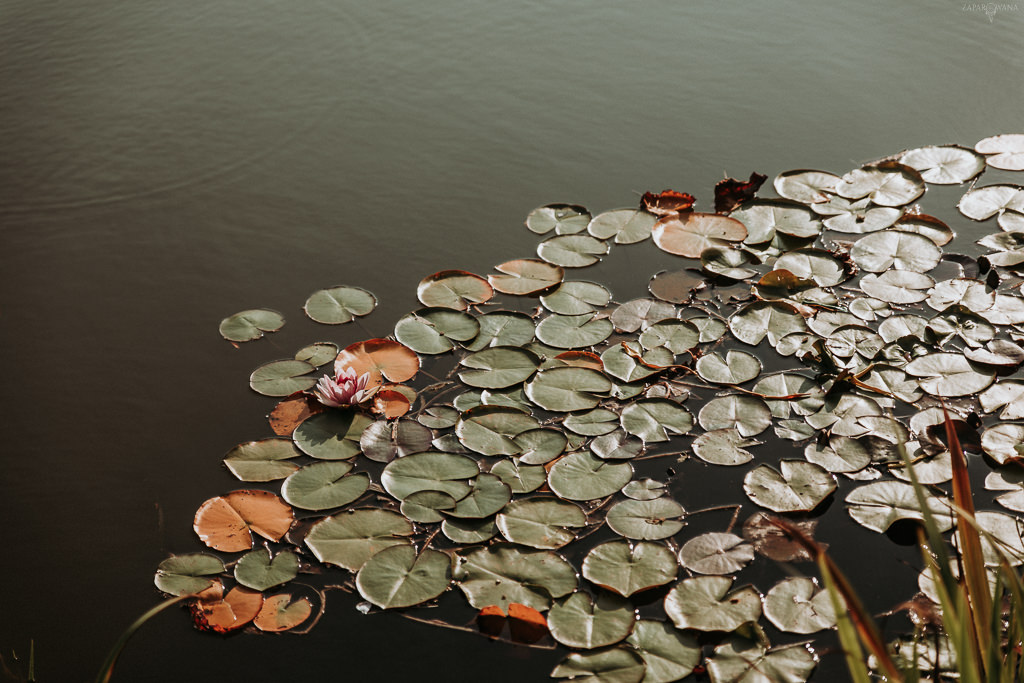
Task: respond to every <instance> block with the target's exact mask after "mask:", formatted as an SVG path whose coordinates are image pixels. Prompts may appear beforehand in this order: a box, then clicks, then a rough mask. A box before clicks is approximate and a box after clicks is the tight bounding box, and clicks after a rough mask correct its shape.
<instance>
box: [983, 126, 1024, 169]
mask: <svg viewBox="0 0 1024 683" xmlns="http://www.w3.org/2000/svg"><path fill="white" fill-rule="evenodd" d="M974 149H976V150H977V151H979V152H981V153H982V154H985V155H987V156H986V157H985V161H986V162H988V165H989V166H991V167H992V168H1000V169H1003V170H1004V171H1024V135H1021V134H1019V133H1013V134H1010V135H993V136H992V137H988V138H985V139H984V140H980V141H979V142H978V144H976V145H975V146H974Z"/></svg>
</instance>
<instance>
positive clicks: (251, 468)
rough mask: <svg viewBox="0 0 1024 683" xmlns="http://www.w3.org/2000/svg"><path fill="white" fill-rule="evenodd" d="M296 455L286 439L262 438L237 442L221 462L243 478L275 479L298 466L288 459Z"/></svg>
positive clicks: (248, 479)
mask: <svg viewBox="0 0 1024 683" xmlns="http://www.w3.org/2000/svg"><path fill="white" fill-rule="evenodd" d="M298 455H299V452H298V451H297V450H295V447H294V446H293V445H292V442H291V440H289V439H262V440H260V441H246V442H245V443H240V444H238V445H237V446H235V447H234V448H232V449H231V450H230V451H228V454H227V455H226V456H224V464H225V465H226V466H227V468H228V469H229V470H231V473H232V474H233V475H235V476H236V477H238V478H239V479H241V480H242V481H274V480H275V479H284V478H285V477H287V476H288V475H289V474H291V473H292V472H294V471H295V470H297V469H298V468H299V466H298V465H296V464H295V463H292V462H287V461H288V460H290V459H291V458H294V457H296V456H298Z"/></svg>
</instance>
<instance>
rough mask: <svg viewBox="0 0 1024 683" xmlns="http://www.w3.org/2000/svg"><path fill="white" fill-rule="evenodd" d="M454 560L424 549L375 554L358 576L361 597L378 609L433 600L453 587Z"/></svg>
mask: <svg viewBox="0 0 1024 683" xmlns="http://www.w3.org/2000/svg"><path fill="white" fill-rule="evenodd" d="M451 566H452V561H451V558H450V557H449V556H448V555H447V554H445V553H442V552H438V551H436V550H431V549H429V548H424V549H423V550H422V551H420V552H419V553H417V552H416V549H415V548H413V547H412V546H409V545H396V546H392V547H390V548H385V549H384V550H381V551H380V552H379V553H377V554H375V555H374V556H373V557H371V558H370V559H369V560H367V561H366V564H364V565H363V566H362V568H361V569H360V570H359V573H358V574H357V575H356V588H357V589H359V594H360V595H361V596H363V598H365V599H366V600H369V601H370V602H372V603H373V604H375V605H377V607H381V608H383V609H398V608H400V607H412V606H413V605H419V604H420V603H423V602H426V601H427V600H433V599H434V598H436V597H437V596H439V595H440V594H441V593H443V592H444V591H445V590H447V588H448V584H449V583H451Z"/></svg>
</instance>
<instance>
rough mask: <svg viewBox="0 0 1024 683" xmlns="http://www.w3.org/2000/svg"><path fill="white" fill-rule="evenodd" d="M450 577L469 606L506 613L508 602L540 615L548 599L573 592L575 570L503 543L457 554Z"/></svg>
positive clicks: (554, 559)
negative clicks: (497, 608) (530, 608)
mask: <svg viewBox="0 0 1024 683" xmlns="http://www.w3.org/2000/svg"><path fill="white" fill-rule="evenodd" d="M453 576H454V578H455V581H456V582H457V585H458V586H459V588H460V589H461V590H462V592H463V593H464V594H465V596H466V599H467V600H469V604H470V605H472V606H473V607H475V608H476V609H483V608H484V607H487V606H488V605H497V606H498V607H499V608H500V609H501V610H502V611H503V612H506V613H507V612H508V606H509V603H512V602H516V603H519V604H520V605H526V606H527V607H532V608H533V609H536V610H541V611H543V610H546V609H548V608H549V607H550V606H551V600H552V598H560V597H562V596H564V595H568V594H569V593H571V592H573V591H574V590H576V570H575V569H573V566H572V565H571V564H569V563H568V562H566V561H565V560H564V559H562V558H561V557H559V556H558V555H556V554H555V553H553V552H551V551H547V550H528V549H524V548H519V547H517V546H514V545H510V544H506V543H496V544H494V545H490V546H487V547H484V548H472V549H470V550H466V551H460V552H459V553H457V554H456V566H455V571H454V574H453Z"/></svg>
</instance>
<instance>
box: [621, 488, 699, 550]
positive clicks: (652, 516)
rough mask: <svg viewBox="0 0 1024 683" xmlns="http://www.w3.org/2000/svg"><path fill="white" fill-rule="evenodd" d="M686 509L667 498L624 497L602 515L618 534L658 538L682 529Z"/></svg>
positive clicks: (641, 537) (634, 537) (644, 538)
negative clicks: (635, 498) (629, 498)
mask: <svg viewBox="0 0 1024 683" xmlns="http://www.w3.org/2000/svg"><path fill="white" fill-rule="evenodd" d="M685 515H686V510H684V509H683V506H682V505H680V504H679V503H677V502H676V501H675V500H673V499H671V498H668V497H661V498H655V499H653V500H623V501H619V502H618V503H616V504H615V505H613V506H612V507H611V508H610V509H609V510H608V515H607V516H606V517H605V522H607V524H608V527H609V528H610V529H611V530H612V531H614V532H615V533H617V534H618V535H620V536H625V537H626V538H632V539H636V540H645V541H657V540H659V539H662V538H670V537H672V536H675V535H676V534H677V533H679V530H680V529H682V528H683V522H682V518H683V517H684V516H685Z"/></svg>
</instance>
